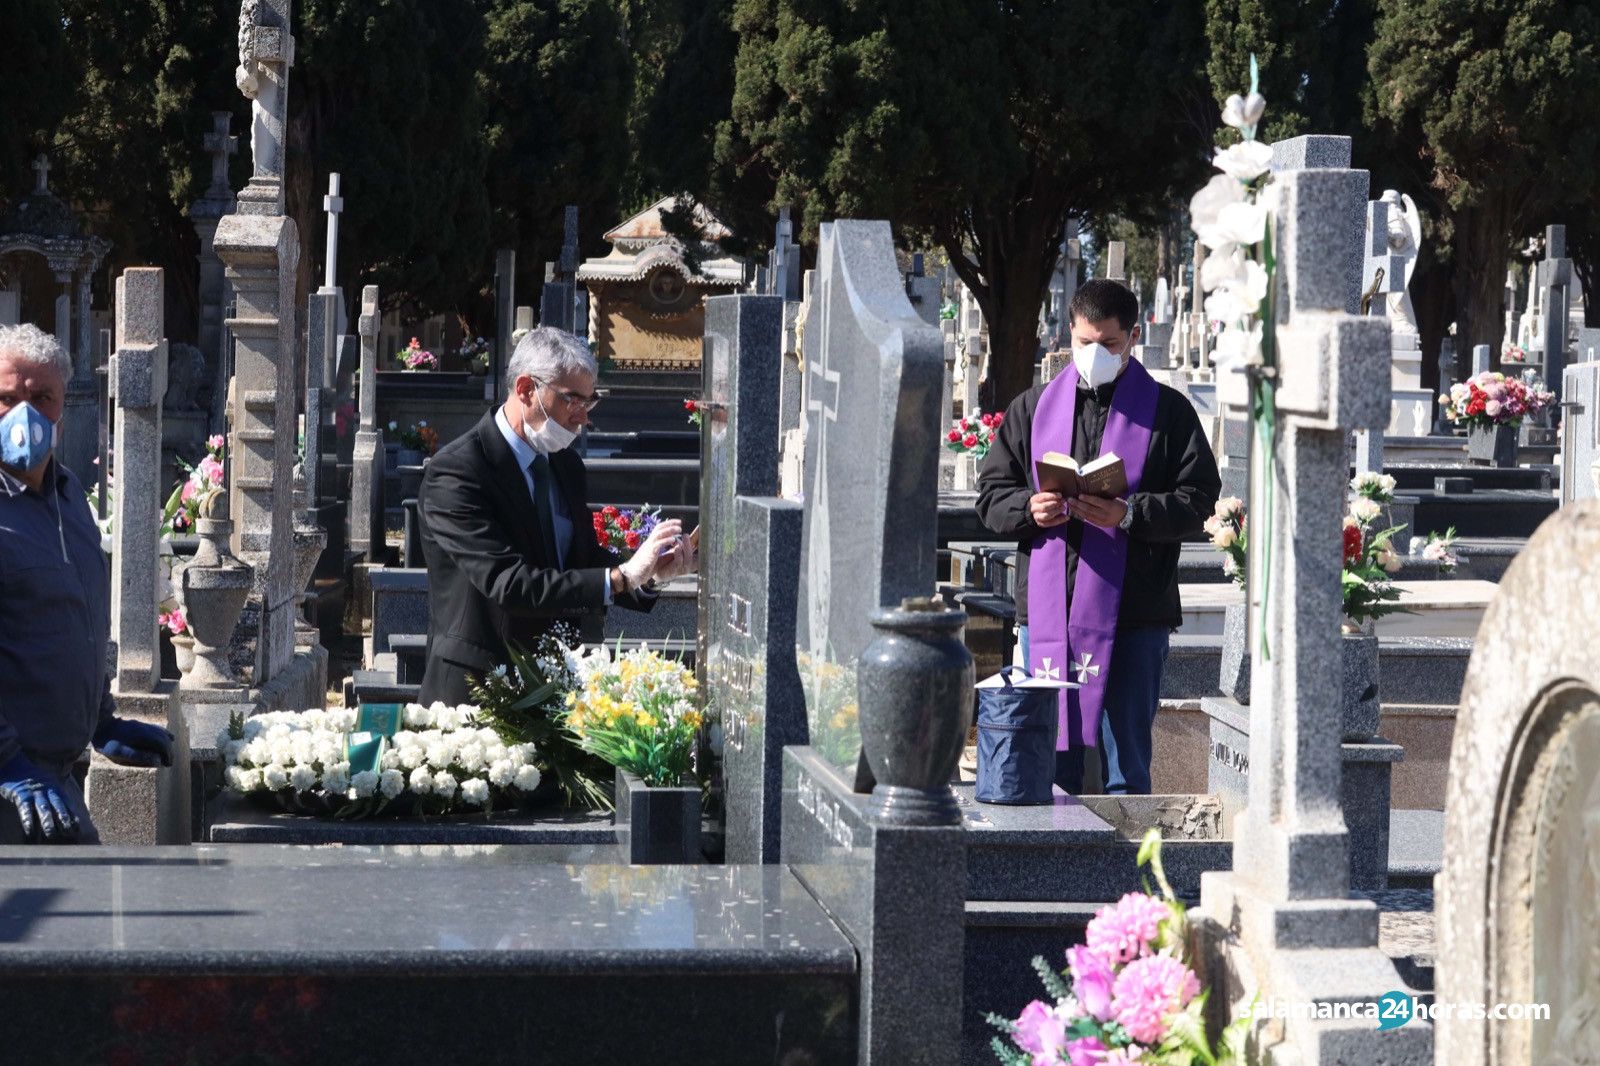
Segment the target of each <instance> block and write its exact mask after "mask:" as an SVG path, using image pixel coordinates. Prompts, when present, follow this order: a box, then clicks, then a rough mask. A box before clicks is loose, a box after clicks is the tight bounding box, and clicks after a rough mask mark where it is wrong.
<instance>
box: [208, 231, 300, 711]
mask: <svg viewBox="0 0 1600 1066" xmlns="http://www.w3.org/2000/svg"><path fill="white" fill-rule="evenodd" d="M216 249H217V254H218V255H219V256H220V257H221V258H222V261H223V262H224V263H225V264H226V265H227V271H228V280H229V282H230V283H231V284H232V285H233V289H234V292H235V293H236V295H237V305H236V314H235V317H233V318H231V319H229V320H228V323H227V325H228V329H229V330H230V331H231V332H232V334H233V336H234V342H235V343H234V391H233V419H232V423H233V438H232V440H231V441H230V442H229V443H230V446H229V449H228V456H229V460H230V465H231V466H232V471H231V473H232V480H233V505H232V507H231V508H230V511H231V514H232V515H233V519H234V522H235V523H236V531H235V533H234V545H233V550H234V554H236V555H238V556H239V557H240V558H241V559H243V560H244V561H245V562H247V563H249V564H250V565H251V566H252V567H254V569H255V583H256V585H255V590H254V592H253V593H252V600H253V601H254V602H256V603H258V604H259V605H260V611H261V624H260V631H259V635H258V639H257V644H256V682H257V684H260V685H264V684H265V683H266V682H268V681H269V680H271V678H272V676H273V675H274V674H276V673H277V672H279V671H281V670H283V669H285V668H286V667H287V665H288V663H289V660H290V659H291V658H292V657H293V655H294V596H295V590H294V587H293V586H294V552H293V546H292V545H293V539H292V538H293V528H294V527H293V518H294V516H293V497H292V487H291V483H290V478H291V471H292V469H293V466H294V452H295V448H294V442H295V430H296V423H297V421H298V420H297V417H296V411H295V406H296V405H295V374H294V314H293V308H294V276H295V266H296V264H297V262H298V260H299V255H300V246H299V236H298V234H297V232H296V230H295V226H294V222H293V221H292V220H291V219H288V218H284V217H282V216H279V215H265V214H235V215H229V216H227V217H226V218H224V219H223V220H222V221H221V222H220V223H218V225H217V234H216Z"/></svg>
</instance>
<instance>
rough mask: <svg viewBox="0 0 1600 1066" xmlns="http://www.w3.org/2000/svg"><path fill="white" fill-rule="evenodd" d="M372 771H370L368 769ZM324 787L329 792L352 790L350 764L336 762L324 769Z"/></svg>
mask: <svg viewBox="0 0 1600 1066" xmlns="http://www.w3.org/2000/svg"><path fill="white" fill-rule="evenodd" d="M368 772H369V773H370V771H368ZM322 787H323V788H325V789H327V790H328V791H329V792H335V793H338V792H348V791H349V790H350V764H349V763H347V762H336V763H334V764H333V765H332V766H329V767H327V768H326V769H324V770H323V771H322Z"/></svg>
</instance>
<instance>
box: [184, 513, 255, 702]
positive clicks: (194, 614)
mask: <svg viewBox="0 0 1600 1066" xmlns="http://www.w3.org/2000/svg"><path fill="white" fill-rule="evenodd" d="M195 531H196V532H197V533H198V534H199V535H200V547H199V548H198V549H197V550H196V551H195V553H194V557H193V558H192V559H190V560H189V561H188V562H186V563H184V564H182V568H181V573H180V574H179V578H178V588H179V596H180V598H181V599H182V600H183V615H184V619H185V620H186V621H187V622H188V625H189V632H190V633H191V634H193V636H194V654H195V661H194V666H193V668H192V669H191V670H190V671H189V672H188V673H187V674H186V675H184V679H183V687H184V689H186V690H189V691H191V692H207V691H210V692H213V693H218V694H222V693H237V692H238V691H239V690H241V689H243V687H244V686H243V684H242V683H241V682H240V681H239V678H238V675H236V674H235V673H234V672H233V667H232V665H230V664H229V662H228V643H229V641H231V640H232V639H233V627H234V626H235V625H237V624H238V622H239V612H240V611H241V610H243V609H244V603H245V600H246V599H247V598H248V597H249V595H250V584H251V580H252V578H253V575H254V569H253V568H252V567H251V566H250V565H249V564H248V563H244V562H241V561H240V560H239V559H237V558H235V557H234V555H233V553H232V552H231V551H230V550H229V549H228V539H229V538H230V537H231V536H232V535H233V523H232V522H230V521H229V520H228V496H227V493H223V492H218V493H214V494H213V495H212V496H211V497H210V498H209V499H207V500H206V502H205V503H203V504H201V506H200V517H199V519H198V520H197V521H196V523H195Z"/></svg>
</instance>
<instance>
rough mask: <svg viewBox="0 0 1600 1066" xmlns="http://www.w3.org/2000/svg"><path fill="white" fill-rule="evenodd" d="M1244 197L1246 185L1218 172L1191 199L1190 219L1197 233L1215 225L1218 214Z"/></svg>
mask: <svg viewBox="0 0 1600 1066" xmlns="http://www.w3.org/2000/svg"><path fill="white" fill-rule="evenodd" d="M1243 199H1244V187H1243V186H1242V185H1240V184H1239V183H1238V182H1237V181H1235V180H1234V179H1232V178H1230V177H1228V176H1227V175H1226V174H1217V175H1215V176H1214V177H1212V179H1211V180H1210V181H1208V182H1206V183H1205V185H1204V186H1202V187H1201V189H1200V191H1199V192H1197V193H1195V194H1194V196H1192V197H1190V199H1189V220H1190V225H1191V227H1192V228H1193V229H1194V231H1195V233H1197V234H1198V233H1199V232H1200V231H1201V230H1203V229H1206V228H1208V227H1211V226H1215V225H1216V222H1217V216H1218V215H1220V214H1221V213H1222V209H1223V208H1224V207H1227V206H1228V205H1229V204H1236V203H1238V202H1240V201H1241V200H1243Z"/></svg>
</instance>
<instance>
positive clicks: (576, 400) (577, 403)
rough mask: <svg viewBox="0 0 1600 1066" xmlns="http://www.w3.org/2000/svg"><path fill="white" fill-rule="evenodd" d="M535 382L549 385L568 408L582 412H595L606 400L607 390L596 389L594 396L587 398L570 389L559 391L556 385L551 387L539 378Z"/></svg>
mask: <svg viewBox="0 0 1600 1066" xmlns="http://www.w3.org/2000/svg"><path fill="white" fill-rule="evenodd" d="M533 380H534V383H535V384H538V385H549V387H550V391H551V392H554V393H555V394H556V396H558V397H560V399H561V402H562V403H564V404H566V405H567V406H568V407H576V408H577V409H578V410H580V411H593V410H594V409H595V408H596V407H598V406H599V404H600V401H601V400H603V399H605V398H606V390H605V389H595V390H594V394H593V395H590V396H585V395H584V394H583V393H581V392H572V391H571V390H569V389H558V388H556V387H555V386H554V385H551V384H550V382H548V381H540V380H539V379H538V378H534V379H533Z"/></svg>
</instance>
